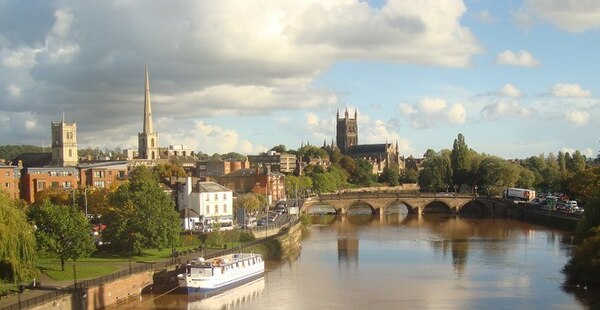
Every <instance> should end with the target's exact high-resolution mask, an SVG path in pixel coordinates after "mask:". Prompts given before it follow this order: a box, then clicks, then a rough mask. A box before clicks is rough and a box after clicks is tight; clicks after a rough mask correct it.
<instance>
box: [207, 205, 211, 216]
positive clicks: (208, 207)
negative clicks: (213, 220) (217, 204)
mask: <svg viewBox="0 0 600 310" xmlns="http://www.w3.org/2000/svg"><path fill="white" fill-rule="evenodd" d="M206 214H210V206H209V205H206Z"/></svg>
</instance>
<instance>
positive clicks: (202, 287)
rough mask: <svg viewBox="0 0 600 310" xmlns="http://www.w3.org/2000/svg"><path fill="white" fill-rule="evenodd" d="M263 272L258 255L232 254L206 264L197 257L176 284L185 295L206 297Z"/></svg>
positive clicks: (261, 262)
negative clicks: (201, 294)
mask: <svg viewBox="0 0 600 310" xmlns="http://www.w3.org/2000/svg"><path fill="white" fill-rule="evenodd" d="M264 271H265V262H264V261H263V260H262V257H261V256H260V254H254V253H235V254H228V255H223V256H219V257H215V258H212V259H207V260H205V259H204V258H202V257H200V258H198V259H194V260H191V261H190V262H189V263H188V264H186V266H185V272H184V273H181V274H178V275H177V281H178V282H179V287H182V288H185V289H186V290H187V292H188V293H204V294H206V293H210V292H214V291H220V290H224V289H227V288H231V287H233V286H236V285H239V284H242V283H246V282H248V281H251V280H254V279H256V278H257V277H260V276H261V275H262V274H263V273H264Z"/></svg>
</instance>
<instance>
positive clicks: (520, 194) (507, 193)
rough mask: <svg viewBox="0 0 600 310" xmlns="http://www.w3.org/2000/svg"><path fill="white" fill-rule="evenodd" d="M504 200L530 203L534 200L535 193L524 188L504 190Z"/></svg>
mask: <svg viewBox="0 0 600 310" xmlns="http://www.w3.org/2000/svg"><path fill="white" fill-rule="evenodd" d="M504 198H506V199H511V200H514V201H515V202H530V201H532V200H533V198H535V191H534V190H531V189H525V188H507V189H506V190H504Z"/></svg>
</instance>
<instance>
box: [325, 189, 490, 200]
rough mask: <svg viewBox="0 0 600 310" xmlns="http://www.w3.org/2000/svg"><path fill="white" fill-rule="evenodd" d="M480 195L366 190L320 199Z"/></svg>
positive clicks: (328, 195) (471, 195)
mask: <svg viewBox="0 0 600 310" xmlns="http://www.w3.org/2000/svg"><path fill="white" fill-rule="evenodd" d="M473 197H479V196H477V195H475V194H463V193H421V192H416V191H411V192H399V191H374V192H370V191H364V192H343V193H342V192H340V193H328V194H320V195H319V200H320V201H324V200H342V199H379V198H473Z"/></svg>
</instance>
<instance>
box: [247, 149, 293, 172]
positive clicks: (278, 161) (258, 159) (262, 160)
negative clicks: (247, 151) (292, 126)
mask: <svg viewBox="0 0 600 310" xmlns="http://www.w3.org/2000/svg"><path fill="white" fill-rule="evenodd" d="M248 161H250V166H251V167H256V166H262V167H267V166H268V167H270V168H271V171H278V172H282V173H292V172H294V171H295V170H296V155H294V154H289V153H277V152H274V151H269V152H267V153H265V154H261V155H248Z"/></svg>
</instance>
